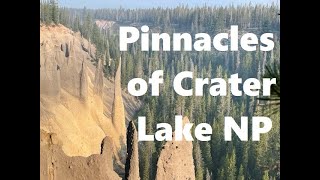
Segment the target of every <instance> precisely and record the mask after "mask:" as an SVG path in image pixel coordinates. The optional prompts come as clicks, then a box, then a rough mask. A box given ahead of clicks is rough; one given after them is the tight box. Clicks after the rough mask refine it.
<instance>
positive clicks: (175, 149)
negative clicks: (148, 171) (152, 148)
mask: <svg viewBox="0 0 320 180" xmlns="http://www.w3.org/2000/svg"><path fill="white" fill-rule="evenodd" d="M185 123H189V119H188V117H184V118H183V125H184V124H185ZM174 136H175V135H174V133H173V137H174ZM169 179H177V180H182V179H188V180H194V179H195V171H194V163H193V156H192V141H186V140H185V139H183V140H182V141H175V140H174V138H173V141H168V142H166V144H165V145H164V146H163V147H162V150H161V153H160V156H159V159H158V164H157V174H156V180H169Z"/></svg>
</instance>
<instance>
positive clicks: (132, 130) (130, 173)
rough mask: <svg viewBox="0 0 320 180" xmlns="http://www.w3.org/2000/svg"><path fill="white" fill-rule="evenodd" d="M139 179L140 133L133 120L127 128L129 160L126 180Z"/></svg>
mask: <svg viewBox="0 0 320 180" xmlns="http://www.w3.org/2000/svg"><path fill="white" fill-rule="evenodd" d="M139 179H140V176H139V152H138V135H137V130H136V127H135V125H134V123H133V121H130V122H129V125H128V128H127V161H126V169H125V180H139Z"/></svg>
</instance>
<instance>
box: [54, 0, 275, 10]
mask: <svg viewBox="0 0 320 180" xmlns="http://www.w3.org/2000/svg"><path fill="white" fill-rule="evenodd" d="M58 1H59V5H60V6H66V7H74V8H83V7H84V6H86V7H87V8H118V7H120V6H122V7H124V8H148V7H158V6H161V7H175V6H177V5H179V4H188V5H189V6H201V5H204V4H207V5H223V6H224V5H229V4H232V3H233V4H234V5H238V4H245V3H247V4H248V3H250V2H251V3H252V4H256V3H259V4H271V3H272V2H274V3H276V4H277V3H278V5H279V6H280V0H58Z"/></svg>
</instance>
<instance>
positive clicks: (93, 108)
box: [40, 25, 141, 157]
mask: <svg viewBox="0 0 320 180" xmlns="http://www.w3.org/2000/svg"><path fill="white" fill-rule="evenodd" d="M94 58H95V46H94V45H92V44H91V43H90V42H88V41H87V40H86V39H84V38H82V37H81V36H80V33H74V32H73V31H71V30H70V29H68V28H66V27H64V26H61V25H59V26H40V129H41V130H43V131H45V132H46V133H55V134H56V135H57V138H58V139H59V140H61V147H62V150H63V152H64V153H65V154H66V155H68V156H85V157H87V156H89V155H91V154H98V153H100V150H101V149H100V144H101V141H102V140H103V139H104V138H105V136H109V137H110V138H111V139H113V141H114V144H115V146H116V149H119V148H120V135H123V134H125V133H123V132H118V131H117V130H116V128H115V127H121V129H124V128H123V126H124V124H125V122H126V120H125V118H126V119H127V122H128V121H129V120H131V118H132V116H133V114H134V112H135V111H136V110H137V109H138V108H139V106H140V104H141V103H140V102H139V101H137V100H136V99H135V98H133V97H131V96H130V95H128V94H126V93H125V92H124V91H121V89H120V92H121V93H122V94H121V93H120V92H119V91H118V94H119V95H120V96H122V97H123V102H122V99H121V98H114V95H115V93H114V92H115V89H114V88H115V87H114V83H112V82H110V81H108V80H107V79H105V78H104V76H103V70H102V68H103V63H102V62H101V61H99V63H98V65H97V66H94V62H93V59H94ZM119 99H121V101H120V100H119ZM114 100H116V101H119V102H114ZM114 104H120V105H122V106H124V108H125V110H121V111H120V112H119V113H118V114H121V115H118V116H117V117H120V118H122V119H113V117H112V109H113V105H114ZM120 105H118V106H120ZM117 123H118V124H117Z"/></svg>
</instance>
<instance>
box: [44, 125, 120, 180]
mask: <svg viewBox="0 0 320 180" xmlns="http://www.w3.org/2000/svg"><path fill="white" fill-rule="evenodd" d="M59 143H60V142H59V141H58V140H57V138H56V136H55V134H52V133H49V134H48V133H46V132H44V131H40V146H41V148H40V161H41V162H43V163H41V164H40V179H43V180H45V179H49V180H60V179H61V180H62V179H68V180H80V179H83V180H87V179H88V180H89V179H92V180H93V179H94V180H117V179H119V180H120V179H121V178H120V177H119V176H118V175H117V174H116V173H115V172H114V171H113V164H112V154H113V149H112V148H113V147H112V144H113V143H112V140H111V139H110V138H109V137H105V138H104V139H103V141H102V143H101V153H100V154H93V155H91V156H89V157H80V156H75V157H69V156H67V155H65V154H64V152H63V151H62V150H61V148H60V146H59Z"/></svg>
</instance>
